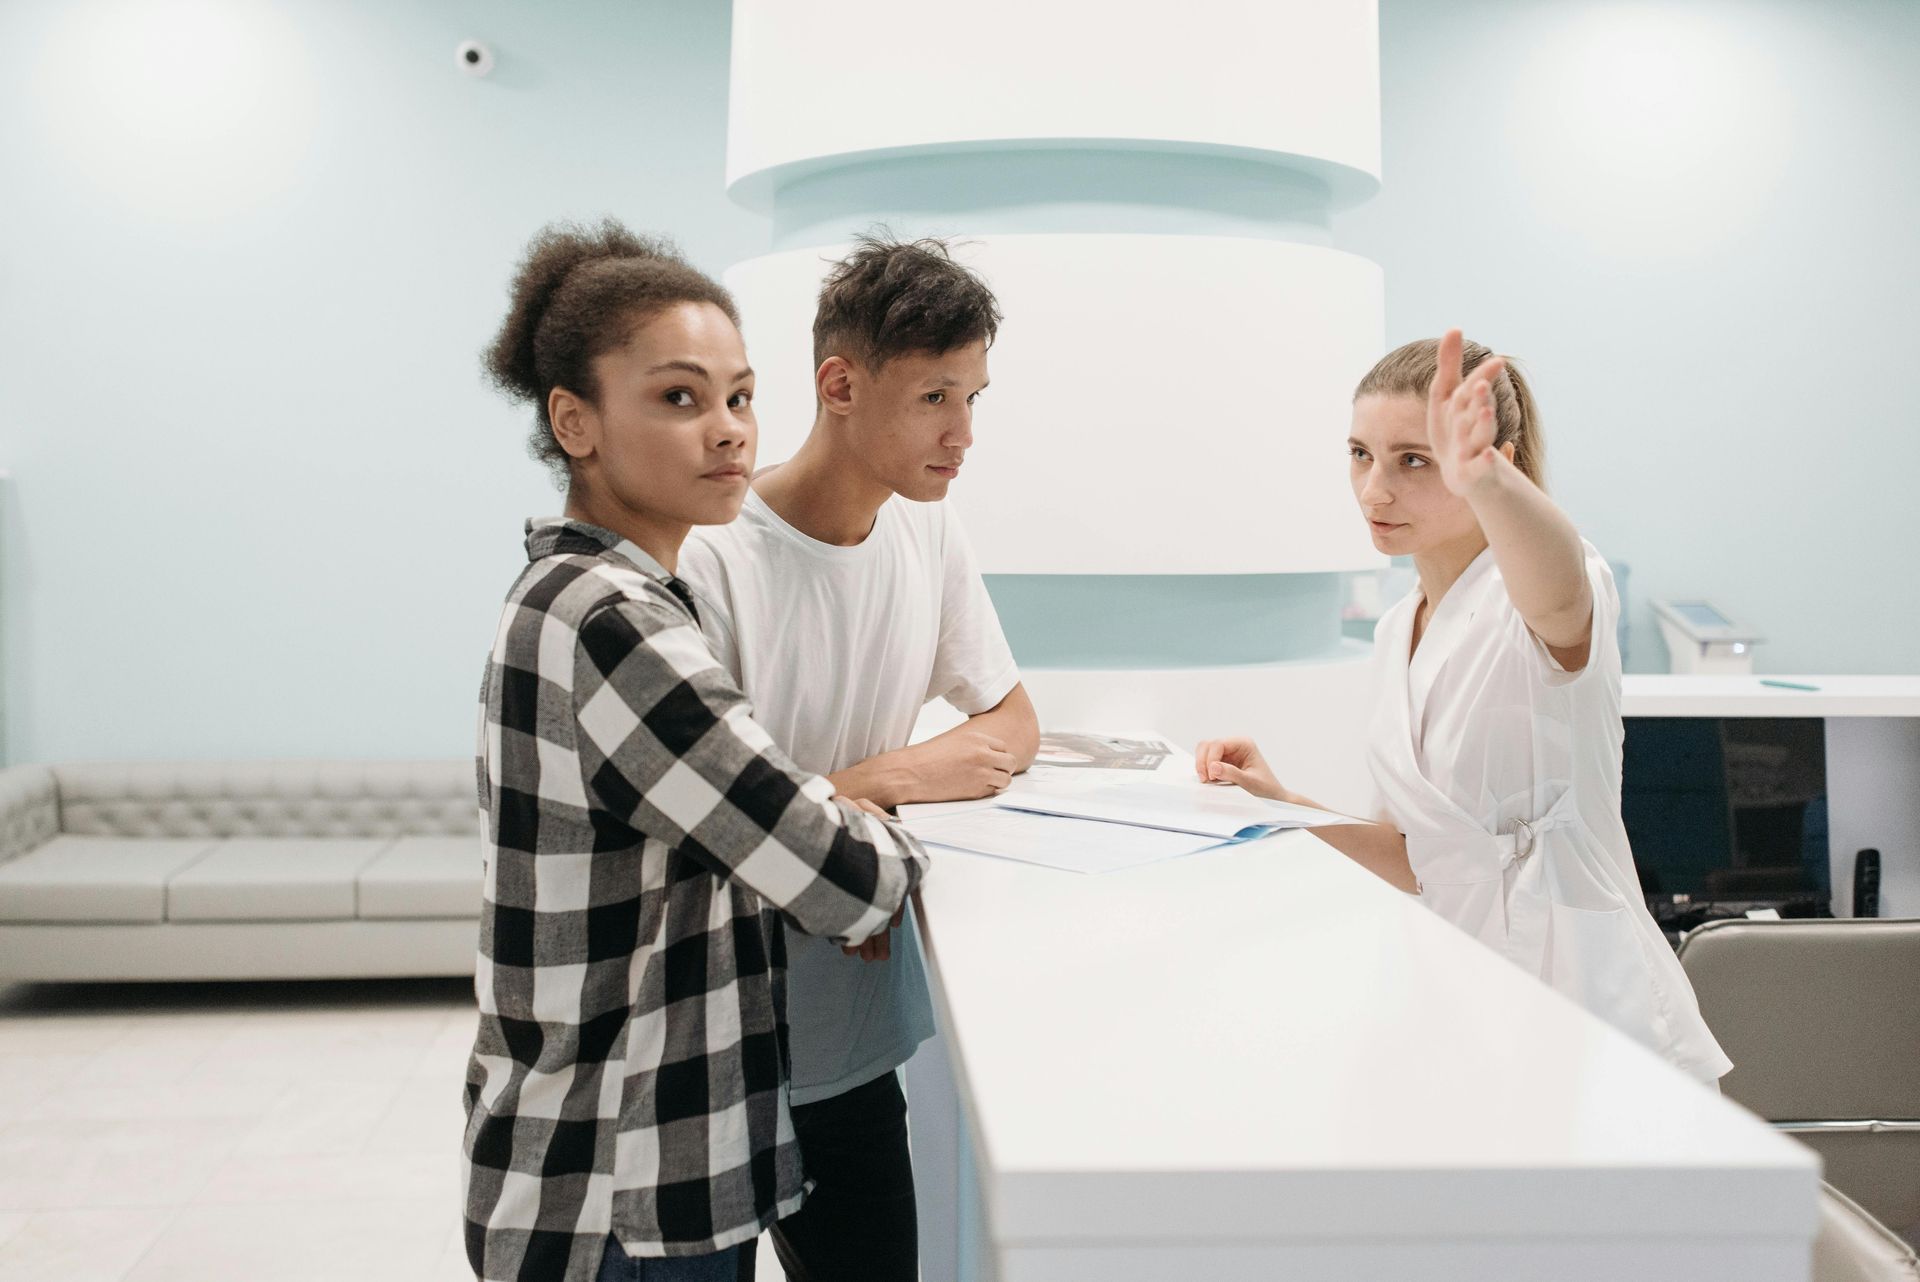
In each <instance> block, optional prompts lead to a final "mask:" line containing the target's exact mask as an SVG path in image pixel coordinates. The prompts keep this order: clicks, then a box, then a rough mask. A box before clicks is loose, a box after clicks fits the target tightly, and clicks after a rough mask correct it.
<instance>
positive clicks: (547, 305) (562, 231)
mask: <svg viewBox="0 0 1920 1282" xmlns="http://www.w3.org/2000/svg"><path fill="white" fill-rule="evenodd" d="M509 294H510V301H509V303H508V307H507V316H506V319H505V320H504V321H502V322H501V324H500V332H499V333H498V334H497V335H496V336H495V337H494V340H493V342H492V343H491V344H490V345H489V346H488V348H487V350H486V352H485V354H484V359H483V362H482V364H483V365H484V367H485V369H486V373H487V377H488V378H489V379H490V380H491V381H492V383H493V385H494V386H495V387H497V388H499V389H500V391H501V392H503V393H505V394H506V395H507V396H508V397H509V398H510V399H512V400H515V401H526V402H531V403H532V404H533V406H534V407H535V411H536V414H537V416H538V420H539V421H538V423H537V425H536V427H535V429H534V432H533V435H532V438H531V439H530V440H529V442H528V448H529V450H530V451H531V452H532V454H533V455H534V457H535V458H538V459H540V460H541V461H543V462H545V463H547V464H548V465H549V466H551V467H553V468H554V470H555V473H556V475H557V476H558V477H560V478H562V479H564V478H565V476H566V475H567V455H566V452H565V451H564V450H562V449H561V448H560V445H559V442H557V441H555V440H554V439H553V428H552V425H551V424H550V423H549V422H548V421H547V401H548V399H549V397H551V396H552V394H553V390H554V389H555V388H556V387H564V388H566V389H567V390H569V391H572V392H574V393H577V394H578V395H581V396H584V397H586V398H587V399H588V400H595V399H597V398H598V396H599V386H598V382H597V380H596V379H595V378H594V374H593V361H594V358H596V357H598V356H600V355H603V354H604V353H606V352H609V351H612V350H613V349H614V348H616V347H618V346H619V345H620V344H622V343H623V342H625V341H626V339H627V337H628V335H630V334H631V333H632V332H633V330H634V327H635V326H636V325H639V324H641V323H642V322H644V321H646V320H647V319H648V318H649V317H651V316H653V315H654V314H655V313H657V312H660V311H663V310H665V309H666V308H668V307H672V306H674V305H675V304H677V303H711V304H713V305H714V306H715V307H718V308H719V309H720V310H721V311H722V312H724V313H726V316H727V319H729V320H731V321H732V322H733V323H734V324H735V325H738V324H739V323H740V314H739V312H738V310H737V309H736V308H735V307H734V304H733V298H732V296H731V295H729V294H728V293H727V291H726V290H725V289H724V288H722V287H721V286H720V284H719V283H718V282H716V281H715V280H714V279H713V278H712V277H710V276H708V275H707V274H706V273H704V272H702V271H700V270H699V269H698V268H696V267H694V266H693V265H692V264H690V263H689V262H687V260H686V259H685V258H684V257H682V256H681V254H680V251H679V250H678V249H676V248H675V247H674V245H673V242H671V241H669V240H667V239H665V238H664V237H658V236H642V235H638V234H636V233H634V232H631V231H629V230H627V228H626V227H625V226H623V225H622V224H620V223H619V222H617V221H615V220H614V219H611V218H607V219H603V220H601V222H600V223H599V224H598V225H597V226H586V225H583V224H579V223H550V224H548V225H547V226H545V227H542V228H541V229H540V231H539V232H538V233H536V234H535V235H534V237H533V239H532V240H531V241H530V242H528V244H527V252H526V254H525V256H524V257H522V258H521V260H520V266H519V268H518V269H517V270H516V271H515V272H514V276H513V284H512V287H511V289H510V291H509Z"/></svg>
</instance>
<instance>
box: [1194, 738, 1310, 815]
mask: <svg viewBox="0 0 1920 1282" xmlns="http://www.w3.org/2000/svg"><path fill="white" fill-rule="evenodd" d="M1193 769H1194V772H1195V773H1196V774H1198V775H1199V776H1200V777H1201V778H1202V779H1203V780H1205V781H1206V782H1208V783H1230V784H1237V785H1238V786H1240V787H1242V788H1244V789H1246V790H1247V791H1248V792H1250V793H1252V794H1253V795H1254V796H1256V797H1267V798H1270V799H1271V800H1274V801H1290V800H1292V796H1291V794H1289V793H1288V792H1287V790H1286V789H1285V788H1282V787H1281V786H1280V780H1279V779H1277V778H1275V777H1274V773H1273V767H1272V766H1269V765H1268V764H1267V759H1266V758H1265V757H1263V756H1261V755H1260V747H1259V745H1258V744H1256V743H1254V741H1253V740H1251V739H1209V740H1207V741H1206V742H1205V743H1203V744H1201V745H1200V746H1199V747H1198V748H1197V749H1195V750H1194V754H1193Z"/></svg>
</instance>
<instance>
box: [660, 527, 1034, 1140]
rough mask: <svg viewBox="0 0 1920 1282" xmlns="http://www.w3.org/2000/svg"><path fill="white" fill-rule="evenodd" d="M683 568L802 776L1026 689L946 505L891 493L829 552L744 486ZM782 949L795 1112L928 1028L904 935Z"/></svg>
mask: <svg viewBox="0 0 1920 1282" xmlns="http://www.w3.org/2000/svg"><path fill="white" fill-rule="evenodd" d="M679 573H680V577H681V578H682V579H684V580H685V581H686V583H687V584H688V586H689V587H690V588H691V589H692V590H693V593H694V599H695V601H696V602H697V603H698V605H699V610H700V625H701V627H702V629H703V630H704V631H705V632H706V634H707V639H708V641H709V643H710V644H711V645H712V647H713V653H714V655H715V656H716V657H717V658H718V659H719V660H720V662H721V664H722V665H724V666H725V667H726V668H727V669H728V670H729V671H730V672H732V673H733V676H734V679H735V680H736V681H738V682H739V684H740V688H741V690H742V691H744V692H745V694H746V696H747V699H748V701H749V702H750V703H752V705H753V710H754V719H755V720H756V721H757V722H758V723H759V724H760V725H761V726H763V727H765V729H766V731H767V733H768V734H770V735H772V736H773V741H774V742H775V743H777V744H778V745H780V747H781V749H782V750H783V751H785V752H786V753H787V754H788V755H789V756H791V757H792V758H793V760H794V761H795V763H797V764H798V765H799V766H800V767H801V768H802V769H804V770H811V771H814V772H815V773H818V774H823V775H824V774H831V773H833V772H834V771H836V770H844V769H846V768H847V767H848V766H851V765H855V764H857V763H858V762H861V761H865V760H866V759H867V758H869V757H873V756H877V755H878V754H880V753H883V752H891V751H894V750H895V749H898V748H903V747H905V746H906V744H907V740H908V738H909V737H910V736H911V735H912V733H913V726H914V722H915V721H916V720H917V719H918V717H919V715H920V711H921V709H922V708H923V707H924V706H925V705H926V704H927V702H928V701H929V700H932V699H936V698H944V699H946V700H947V701H948V702H949V703H951V704H953V705H954V707H956V708H958V709H959V710H960V711H961V712H963V713H966V714H968V715H969V716H971V715H973V714H975V713H980V712H985V711H987V710H989V709H991V708H993V707H994V706H995V705H997V704H998V703H999V702H1000V701H1001V700H1002V699H1004V698H1006V697H1007V694H1008V693H1009V692H1010V691H1011V690H1012V689H1013V687H1014V686H1015V685H1017V684H1018V683H1019V680H1020V673H1019V670H1018V669H1017V668H1016V667H1015V666H1014V662H1013V652H1012V651H1011V650H1010V649H1009V648H1008V646H1007V640H1006V636H1005V634H1004V633H1002V632H1001V630H1000V619H999V616H998V615H997V614H996V613H995V612H994V609H993V602H992V600H991V599H990V598H989V597H988V596H987V590H986V585H985V584H984V583H982V582H981V580H980V574H979V571H978V570H977V569H975V567H974V560H973V550H972V548H971V547H970V546H969V545H968V543H967V539H966V535H965V533H964V532H963V531H962V530H961V528H960V524H959V521H958V519H957V518H956V517H955V516H954V514H953V511H952V510H951V509H950V508H948V506H947V505H946V504H944V503H913V502H909V501H907V500H905V499H902V498H899V497H897V496H896V497H894V498H890V499H888V500H887V502H886V503H885V504H884V505H882V506H881V508H880V511H879V513H878V515H877V516H876V518H875V520H874V525H873V530H872V532H870V533H869V534H868V535H867V537H866V538H865V539H864V540H863V541H862V542H860V543H859V544H857V545H855V546H853V547H838V546H835V545H833V544H830V543H822V542H820V541H819V540H817V539H813V538H809V537H808V536H807V535H805V534H802V533H801V532H800V531H799V530H796V529H794V528H793V527H792V526H791V525H788V524H787V523H786V522H785V521H783V520H781V519H780V517H779V516H777V515H775V514H774V512H773V509H771V508H769V507H768V506H767V505H766V503H765V501H764V500H762V499H761V498H760V496H759V495H758V494H754V493H751V492H749V493H748V495H747V499H746V503H745V505H744V506H743V507H742V508H741V511H740V516H739V519H737V520H735V521H734V522H733V523H732V524H731V525H719V526H703V527H700V528H697V529H695V530H694V531H693V533H692V535H691V536H690V537H689V538H688V539H687V542H686V544H685V546H683V547H682V549H681V552H680V565H679ZM788 949H789V956H788V985H787V987H788V998H787V1009H788V1022H789V1025H790V1030H791V1031H790V1036H791V1043H792V1052H793V1091H792V1098H793V1102H794V1103H796V1104H808V1103H813V1102H815V1101H818V1100H822V1099H830V1098H832V1097H833V1096H835V1095H838V1094H840V1093H842V1092H844V1091H848V1090H851V1089H853V1088H854V1087H856V1086H859V1085H862V1084H864V1083H866V1082H868V1081H871V1080H873V1079H874V1078H876V1077H878V1076H879V1075H880V1074H881V1073H884V1072H888V1071H890V1070H892V1069H894V1068H896V1067H898V1066H899V1065H900V1064H903V1063H905V1062H906V1061H907V1059H909V1058H910V1057H911V1056H912V1054H913V1050H914V1048H915V1047H916V1046H918V1045H919V1044H920V1043H921V1042H922V1041H924V1040H926V1038H928V1037H930V1036H932V1034H933V1018H932V1007H931V1004H930V1001H929V999H928V996H927V987H926V971H925V966H924V963H923V962H922V960H921V957H920V952H919V945H918V943H917V941H916V939H915V932H914V931H913V930H911V929H905V930H900V931H896V932H895V933H894V947H893V958H892V960H891V961H889V962H884V963H880V962H863V961H861V960H860V959H859V958H857V957H847V956H845V955H844V954H842V953H841V952H840V950H839V948H838V947H837V946H835V945H833V944H832V943H830V942H829V941H826V940H819V939H811V938H806V937H802V936H798V935H794V934H792V933H789V935H788Z"/></svg>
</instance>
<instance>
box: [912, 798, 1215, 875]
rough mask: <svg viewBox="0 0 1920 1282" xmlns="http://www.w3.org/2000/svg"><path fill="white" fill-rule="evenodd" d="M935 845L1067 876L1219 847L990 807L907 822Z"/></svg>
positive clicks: (1188, 836) (1177, 835) (1150, 831)
mask: <svg viewBox="0 0 1920 1282" xmlns="http://www.w3.org/2000/svg"><path fill="white" fill-rule="evenodd" d="M907 830H908V831H909V832H911V833H912V834H913V835H914V836H916V837H918V838H919V839H920V840H921V841H924V842H926V843H927V844H928V845H931V846H946V847H948V848H950V849H954V850H967V851H972V852H973V853H975V854H981V855H994V856H997V857H998V858H1001V859H1017V860H1019V861H1020V862H1022V863H1029V864H1044V865H1046V866H1047V867H1049V868H1060V869H1064V870H1066V871H1068V872H1083V873H1101V872H1115V871H1118V870H1119V869H1122V868H1135V867H1138V866H1139V865H1141V864H1150V863H1155V862H1157V861H1159V860H1162V859H1171V858H1173V857H1175V856H1176V855H1190V854H1192V853H1193V852H1195V851H1196V850H1205V849H1207V848H1208V847H1210V846H1217V845H1219V844H1220V842H1219V841H1217V840H1216V839H1214V838H1212V837H1206V836H1196V835H1195V834H1193V833H1190V832H1168V831H1166V830H1165V829H1162V828H1141V827H1135V826H1132V825H1129V824H1118V823H1098V822H1093V821H1089V820H1085V819H1070V818H1067V817H1065V816H1063V815H1043V814H1036V813H1034V812H1032V811H1029V810H1009V809H1006V808H1004V807H1000V806H987V807H984V808H972V809H967V810H956V811H949V812H947V813H945V814H936V815H930V816H927V817H925V818H912V819H909V820H907Z"/></svg>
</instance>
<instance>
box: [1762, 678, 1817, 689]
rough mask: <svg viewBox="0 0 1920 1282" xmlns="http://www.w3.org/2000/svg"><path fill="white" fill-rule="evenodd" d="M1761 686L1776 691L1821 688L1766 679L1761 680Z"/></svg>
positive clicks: (1795, 682)
mask: <svg viewBox="0 0 1920 1282" xmlns="http://www.w3.org/2000/svg"><path fill="white" fill-rule="evenodd" d="M1760 684H1761V685H1763V686H1772V687H1773V688H1774V689H1776V690H1818V689H1819V688H1820V687H1819V686H1810V685H1805V684H1802V683H1801V682H1798V681H1771V680H1769V679H1767V678H1766V677H1761V678H1760Z"/></svg>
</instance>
